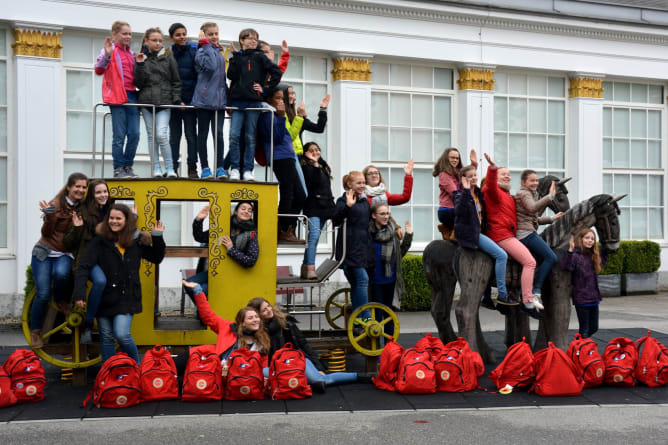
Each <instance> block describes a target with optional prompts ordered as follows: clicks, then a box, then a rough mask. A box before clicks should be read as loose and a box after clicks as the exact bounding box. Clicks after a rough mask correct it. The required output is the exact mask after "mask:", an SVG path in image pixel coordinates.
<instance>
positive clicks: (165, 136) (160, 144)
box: [141, 108, 174, 171]
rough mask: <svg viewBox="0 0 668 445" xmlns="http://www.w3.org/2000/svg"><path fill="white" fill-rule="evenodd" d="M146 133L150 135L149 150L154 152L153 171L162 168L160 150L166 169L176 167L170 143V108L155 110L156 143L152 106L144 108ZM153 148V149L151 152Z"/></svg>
mask: <svg viewBox="0 0 668 445" xmlns="http://www.w3.org/2000/svg"><path fill="white" fill-rule="evenodd" d="M141 114H142V116H144V123H145V124H146V134H147V135H148V152H149V153H153V171H155V170H160V152H162V159H163V160H164V161H165V170H169V169H170V168H174V165H173V164H172V147H171V146H170V145H169V115H170V110H169V109H167V110H155V143H154V142H153V114H152V113H151V109H150V108H143V109H142V113H141ZM151 149H153V151H152V152H151Z"/></svg>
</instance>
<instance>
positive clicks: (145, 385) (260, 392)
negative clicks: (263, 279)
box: [81, 343, 312, 408]
mask: <svg viewBox="0 0 668 445" xmlns="http://www.w3.org/2000/svg"><path fill="white" fill-rule="evenodd" d="M305 367H306V361H305V357H304V354H303V352H301V351H300V350H298V349H293V348H292V345H291V344H289V343H288V344H286V345H285V347H283V348H282V349H279V350H278V351H276V352H275V353H274V355H273V357H272V360H271V364H270V367H269V379H268V380H267V382H266V384H265V378H264V375H263V373H262V369H263V368H262V360H261V356H260V354H259V353H258V352H257V351H250V350H248V349H245V348H244V349H237V350H235V351H233V352H232V353H231V354H230V355H229V357H228V358H227V365H226V370H225V371H226V375H225V376H224V375H223V374H224V371H223V366H222V363H221V360H220V356H219V355H218V354H216V351H215V346H213V345H202V346H197V347H193V348H190V355H189V358H188V363H187V365H186V370H185V374H184V377H183V390H182V393H181V400H183V401H187V402H205V401H211V400H221V399H222V398H225V399H226V400H257V399H263V398H265V397H266V396H270V397H271V398H273V399H301V398H305V397H310V396H311V395H312V391H311V387H310V386H309V385H308V382H307V380H306V375H305V372H304V370H305ZM91 398H92V399H93V404H94V405H95V406H97V407H98V408H99V407H103V408H125V407H129V406H133V405H136V404H138V403H140V402H148V401H157V400H172V399H178V398H179V386H178V376H177V371H176V366H175V364H174V360H173V359H172V356H171V353H170V351H169V350H167V349H165V348H163V347H162V346H161V345H156V346H155V347H154V348H153V349H151V350H149V351H147V352H146V354H144V358H143V360H142V363H141V365H140V366H137V363H136V362H135V361H134V360H133V359H131V358H130V357H129V356H128V355H127V354H125V353H123V352H119V353H117V354H116V355H114V356H112V357H111V358H109V359H108V360H107V361H106V362H105V363H104V364H103V365H102V368H101V369H100V371H99V372H98V374H97V377H96V378H95V384H94V386H93V389H92V390H91V391H90V393H89V394H88V396H87V397H86V399H85V400H84V402H83V403H82V405H81V406H82V407H84V406H86V404H87V403H88V401H89V400H90V399H91Z"/></svg>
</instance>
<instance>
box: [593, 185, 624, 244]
mask: <svg viewBox="0 0 668 445" xmlns="http://www.w3.org/2000/svg"><path fill="white" fill-rule="evenodd" d="M625 196H626V195H622V196H617V197H612V196H610V195H596V196H593V197H591V198H590V199H589V201H590V202H591V203H592V204H593V205H594V216H595V217H596V222H595V223H594V227H596V232H597V233H598V239H599V241H600V243H601V250H603V251H604V252H615V251H617V249H619V213H620V211H619V206H618V205H617V202H618V201H619V200H621V199H623V198H624V197H625Z"/></svg>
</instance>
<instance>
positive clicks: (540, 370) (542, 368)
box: [529, 342, 584, 396]
mask: <svg viewBox="0 0 668 445" xmlns="http://www.w3.org/2000/svg"><path fill="white" fill-rule="evenodd" d="M534 357H535V360H536V382H535V383H534V385H533V386H532V387H531V389H530V390H529V391H533V392H535V393H536V394H538V395H539V396H579V395H580V394H582V388H583V387H584V381H583V380H582V378H581V377H580V372H579V369H578V368H577V366H576V365H575V363H573V361H572V360H571V359H570V358H568V355H566V353H565V352H564V351H562V350H561V349H559V348H557V347H556V346H554V343H552V342H548V344H547V348H545V349H542V350H540V351H538V352H536V354H535V356H534Z"/></svg>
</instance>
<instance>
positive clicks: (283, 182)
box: [246, 147, 306, 232]
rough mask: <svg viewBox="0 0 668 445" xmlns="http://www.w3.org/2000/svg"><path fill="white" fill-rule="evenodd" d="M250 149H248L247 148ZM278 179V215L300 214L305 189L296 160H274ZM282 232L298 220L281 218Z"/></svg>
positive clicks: (274, 168) (304, 198)
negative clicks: (301, 182)
mask: <svg viewBox="0 0 668 445" xmlns="http://www.w3.org/2000/svg"><path fill="white" fill-rule="evenodd" d="M246 148H247V149H248V147H246ZM273 170H274V173H275V174H276V179H277V180H278V193H279V195H280V197H279V201H278V213H282V214H292V215H295V214H298V213H299V212H301V209H302V208H304V201H305V200H306V195H304V188H303V187H302V186H301V184H300V183H299V179H298V178H299V176H298V174H297V168H296V163H295V160H294V158H287V159H274V165H273ZM279 224H280V229H281V231H282V232H285V231H286V230H288V227H290V226H295V225H296V224H297V222H296V218H281V219H280V220H279Z"/></svg>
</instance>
